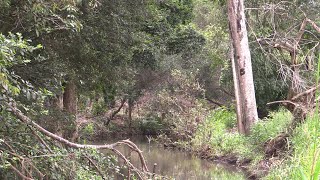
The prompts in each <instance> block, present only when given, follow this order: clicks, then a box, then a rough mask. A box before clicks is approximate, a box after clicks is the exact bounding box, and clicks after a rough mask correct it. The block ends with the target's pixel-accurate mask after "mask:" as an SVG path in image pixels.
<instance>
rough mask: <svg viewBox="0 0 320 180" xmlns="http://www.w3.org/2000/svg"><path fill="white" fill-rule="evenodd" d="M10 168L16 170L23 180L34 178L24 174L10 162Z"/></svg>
mask: <svg viewBox="0 0 320 180" xmlns="http://www.w3.org/2000/svg"><path fill="white" fill-rule="evenodd" d="M10 168H11V169H12V170H13V171H14V172H16V173H17V174H18V175H19V176H20V177H21V179H23V180H34V179H33V178H29V177H27V176H25V175H24V174H23V173H22V172H20V171H19V170H18V169H17V168H16V167H14V166H13V165H12V164H10Z"/></svg>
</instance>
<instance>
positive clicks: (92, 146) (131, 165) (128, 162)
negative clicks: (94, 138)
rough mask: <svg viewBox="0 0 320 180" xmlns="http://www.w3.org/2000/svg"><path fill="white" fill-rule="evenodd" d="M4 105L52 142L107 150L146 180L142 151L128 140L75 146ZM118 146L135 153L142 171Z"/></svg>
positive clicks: (15, 109)
mask: <svg viewBox="0 0 320 180" xmlns="http://www.w3.org/2000/svg"><path fill="white" fill-rule="evenodd" d="M6 105H7V106H8V108H9V109H10V111H11V112H12V114H13V115H15V116H16V117H17V118H18V119H19V120H20V121H21V122H23V123H25V124H27V125H29V126H32V127H33V128H35V129H36V130H38V131H39V132H41V133H43V134H44V135H45V136H47V137H50V138H52V139H53V140H56V141H58V142H60V143H62V144H64V145H66V146H68V147H71V148H76V149H108V150H110V151H112V152H113V153H115V154H116V155H118V156H119V157H120V158H121V159H123V160H124V161H125V163H126V165H127V166H128V168H129V169H131V170H132V171H133V172H135V173H136V174H137V176H138V177H139V179H146V175H147V174H149V170H148V167H147V165H146V161H145V159H144V156H143V155H142V151H141V150H140V149H139V148H138V147H137V146H136V145H135V144H134V143H133V142H131V141H130V140H129V139H127V140H121V141H118V142H116V143H112V144H104V145H85V144H77V143H74V142H70V141H68V140H67V139H64V138H62V137H60V136H58V135H56V134H54V133H51V132H49V131H47V130H46V129H44V128H43V127H42V126H40V125H39V124H37V123H36V122H34V121H32V120H31V119H30V118H29V117H27V116H26V115H24V114H23V113H22V112H21V111H20V110H19V109H18V108H17V107H15V105H13V103H6ZM119 145H126V146H128V147H129V148H130V149H131V150H132V151H135V152H136V153H137V154H138V155H139V158H140V162H141V165H142V170H140V169H138V168H136V167H135V166H134V165H133V164H132V163H131V162H130V161H129V160H128V159H127V158H126V157H125V156H124V155H123V154H122V153H121V152H120V151H119V150H117V149H116V148H115V147H117V146H119ZM15 170H16V169H14V171H15ZM19 175H20V174H19Z"/></svg>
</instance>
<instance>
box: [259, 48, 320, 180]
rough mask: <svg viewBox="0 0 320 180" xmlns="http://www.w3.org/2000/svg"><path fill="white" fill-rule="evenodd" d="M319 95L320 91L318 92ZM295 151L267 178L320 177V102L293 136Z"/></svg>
mask: <svg viewBox="0 0 320 180" xmlns="http://www.w3.org/2000/svg"><path fill="white" fill-rule="evenodd" d="M319 62H320V54H319V59H318V70H317V73H316V78H315V79H316V86H317V85H318V82H319V79H320V63H319ZM316 97H319V91H317V92H316ZM291 143H292V149H293V152H292V154H291V155H288V156H287V158H286V160H285V161H284V162H283V163H281V164H279V165H277V166H275V167H273V168H272V169H271V172H270V173H269V175H268V176H267V177H265V179H299V180H300V179H302V180H318V179H320V118H319V102H318V101H317V102H316V109H315V111H314V113H313V114H309V116H308V117H307V118H306V120H305V122H304V123H302V124H300V125H299V126H298V127H297V128H296V129H295V131H294V133H293V135H292V137H291Z"/></svg>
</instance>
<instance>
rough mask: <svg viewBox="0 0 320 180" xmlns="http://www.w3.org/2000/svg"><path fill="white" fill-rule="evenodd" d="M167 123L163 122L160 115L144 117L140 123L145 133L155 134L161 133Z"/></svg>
mask: <svg viewBox="0 0 320 180" xmlns="http://www.w3.org/2000/svg"><path fill="white" fill-rule="evenodd" d="M164 128H165V125H164V124H163V122H161V119H160V118H159V117H149V118H146V119H143V120H141V121H140V123H139V129H140V130H141V131H142V133H143V134H146V135H155V134H158V133H161V131H162V130H164Z"/></svg>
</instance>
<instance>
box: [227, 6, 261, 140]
mask: <svg viewBox="0 0 320 180" xmlns="http://www.w3.org/2000/svg"><path fill="white" fill-rule="evenodd" d="M243 1H244V0H228V19H229V26H230V36H231V40H232V44H233V50H234V58H233V66H234V67H233V69H234V70H233V71H234V81H235V90H236V92H235V94H236V97H237V96H238V98H236V100H237V115H238V116H237V117H238V128H239V132H240V133H245V134H249V132H250V128H251V126H252V125H253V124H254V122H255V121H257V119H258V112H257V105H256V98H255V91H254V83H253V75H252V65H251V55H250V50H249V43H248V36H247V29H246V19H245V14H244V2H243ZM238 85H239V87H238ZM242 126H243V127H242Z"/></svg>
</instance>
